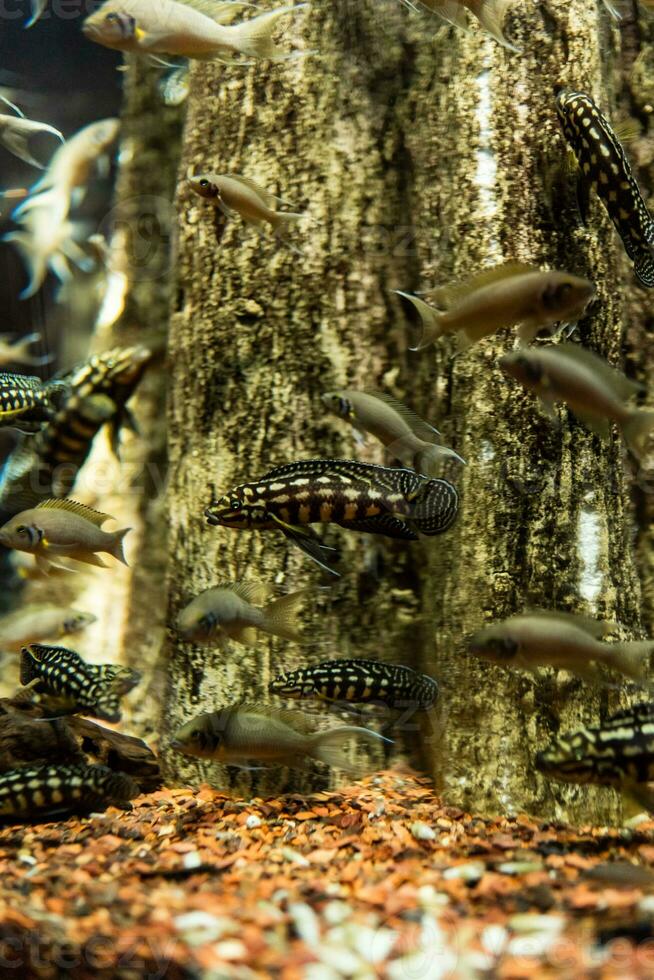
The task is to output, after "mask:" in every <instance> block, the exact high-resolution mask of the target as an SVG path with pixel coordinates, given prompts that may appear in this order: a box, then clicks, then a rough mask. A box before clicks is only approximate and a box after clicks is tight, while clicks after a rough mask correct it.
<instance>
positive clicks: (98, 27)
mask: <svg viewBox="0 0 654 980" xmlns="http://www.w3.org/2000/svg"><path fill="white" fill-rule="evenodd" d="M241 6H244V5H243V4H242V5H241ZM305 6H306V4H298V5H296V6H288V7H279V8H277V9H276V10H269V11H266V13H264V14H259V15H258V16H256V17H252V18H251V19H250V20H246V21H244V22H242V23H240V24H234V25H231V24H225V20H227V19H229V18H230V17H231V15H232V13H233V10H234V4H232V3H220V2H218V3H214V2H212V0H186V2H184V0H180V2H178V0H157V2H156V3H152V2H150V0H107V2H106V3H104V4H103V5H102V6H101V7H100V8H99V9H98V10H96V11H95V12H94V13H92V14H91V15H90V16H89V17H87V18H86V20H85V21H84V24H83V26H82V31H83V32H84V34H85V35H86V37H87V38H88V39H89V40H90V41H95V43H96V44H102V45H104V47H106V48H113V49H114V50H116V51H132V52H135V53H141V54H150V55H162V54H163V55H172V56H175V57H182V58H199V59H201V60H204V61H206V60H212V59H215V60H218V61H223V62H226V63H228V64H229V63H230V62H232V61H234V59H235V58H236V57H237V56H239V55H242V56H243V57H245V58H249V59H255V60H259V59H267V60H269V61H280V60H282V59H284V58H287V57H289V56H288V55H287V54H285V53H284V51H283V50H282V49H281V48H279V47H278V46H277V45H276V44H275V42H274V41H273V39H272V35H273V32H274V31H275V30H276V28H277V27H278V22H279V21H280V20H281V18H282V17H285V16H287V15H288V14H292V13H295V11H297V10H301V9H302V8H303V7H305Z"/></svg>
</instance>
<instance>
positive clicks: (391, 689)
mask: <svg viewBox="0 0 654 980" xmlns="http://www.w3.org/2000/svg"><path fill="white" fill-rule="evenodd" d="M269 690H270V691H271V693H272V694H279V695H281V696H282V697H286V698H307V697H317V698H322V699H324V700H325V701H346V702H352V703H358V704H368V703H370V702H373V703H375V704H384V705H386V707H388V708H407V707H418V708H431V706H432V705H433V704H434V703H435V702H436V699H437V698H438V684H437V683H436V681H435V680H434V679H433V678H432V677H429V676H428V675H427V674H418V673H417V672H416V671H415V670H412V669H411V667H404V666H403V665H401V664H386V663H381V662H380V661H378V660H325V661H323V662H322V663H319V664H314V665H313V666H312V667H303V668H300V669H299V670H292V671H289V672H288V673H286V674H280V675H279V676H278V677H275V678H274V679H273V680H272V681H271V682H270V686H269Z"/></svg>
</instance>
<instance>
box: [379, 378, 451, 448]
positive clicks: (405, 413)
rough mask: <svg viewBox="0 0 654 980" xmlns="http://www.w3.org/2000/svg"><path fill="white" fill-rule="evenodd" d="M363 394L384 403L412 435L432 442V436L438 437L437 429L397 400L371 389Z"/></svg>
mask: <svg viewBox="0 0 654 980" xmlns="http://www.w3.org/2000/svg"><path fill="white" fill-rule="evenodd" d="M364 394H365V395H369V396H370V397H371V398H377V399H379V401H380V402H384V403H385V404H386V405H388V407H389V408H392V409H393V411H394V412H397V414H398V415H399V416H400V418H401V419H403V420H404V421H405V422H406V424H407V425H408V426H409V428H410V429H411V431H412V432H413V434H414V435H416V436H418V438H420V439H426V440H428V441H433V437H434V436H439V435H440V432H439V431H438V429H435V428H434V426H433V425H430V424H429V422H425V420H424V419H423V418H421V417H420V416H419V415H417V414H416V412H414V411H412V409H410V408H407V406H406V405H404V404H402V402H399V401H398V400H397V398H393V396H392V395H387V394H386V392H384V391H375V390H374V389H372V388H370V389H365V390H364Z"/></svg>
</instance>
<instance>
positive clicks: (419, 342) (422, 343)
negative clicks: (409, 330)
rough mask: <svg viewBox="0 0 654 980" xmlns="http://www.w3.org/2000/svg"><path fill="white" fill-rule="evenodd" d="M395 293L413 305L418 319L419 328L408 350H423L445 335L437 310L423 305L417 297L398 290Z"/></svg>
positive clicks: (441, 319) (441, 318)
mask: <svg viewBox="0 0 654 980" xmlns="http://www.w3.org/2000/svg"><path fill="white" fill-rule="evenodd" d="M395 292H396V293H397V295H398V296H402V297H403V298H404V299H406V300H408V301H409V302H410V303H412V304H413V306H414V307H415V309H416V312H417V313H418V316H419V318H420V324H419V327H418V329H417V330H416V332H415V333H414V335H413V338H412V341H413V342H412V343H410V344H409V350H414V351H415V350H424V349H425V347H430V346H431V344H433V343H434V341H435V340H438V339H439V337H443V336H444V335H445V333H446V332H447V331H446V329H445V327H444V325H443V317H442V314H441V313H439V312H438V310H436V309H434V307H433V306H430V305H429V303H425V301H424V300H422V299H420V297H419V296H412V295H411V293H403V292H402V291H401V290H400V289H396V290H395Z"/></svg>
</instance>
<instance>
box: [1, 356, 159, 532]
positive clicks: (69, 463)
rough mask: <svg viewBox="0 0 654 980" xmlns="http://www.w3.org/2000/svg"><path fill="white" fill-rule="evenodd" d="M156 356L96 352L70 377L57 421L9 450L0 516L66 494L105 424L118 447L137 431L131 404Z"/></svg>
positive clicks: (4, 466)
mask: <svg viewBox="0 0 654 980" xmlns="http://www.w3.org/2000/svg"><path fill="white" fill-rule="evenodd" d="M151 358H152V352H151V351H149V350H148V349H147V348H146V347H141V346H136V347H117V348H112V349H111V350H108V351H103V352H102V353H101V354H94V355H93V356H92V357H91V358H89V360H88V361H87V362H86V363H85V364H83V365H82V366H81V367H79V368H77V369H76V370H75V371H73V372H71V374H70V375H69V376H68V377H67V378H66V379H65V380H66V382H67V383H68V386H69V392H68V394H67V395H66V396H65V397H64V398H63V401H62V403H61V405H60V407H59V408H58V410H57V413H56V415H55V416H54V418H53V419H51V420H50V421H49V422H47V423H46V424H45V425H44V426H43V428H42V429H41V431H40V432H38V433H37V434H36V435H35V436H33V437H32V438H30V439H24V440H23V441H22V442H21V443H20V444H19V445H18V446H16V448H15V449H14V450H13V452H11V453H10V454H9V456H8V457H7V460H6V461H5V463H4V465H3V467H2V470H1V471H0V515H1V516H2V517H3V518H4V519H5V520H6V519H7V518H8V517H11V516H13V515H14V514H17V513H19V512H20V511H21V510H27V509H28V508H29V507H33V506H35V505H36V504H38V503H39V501H40V500H46V499H47V498H49V497H65V496H67V494H68V493H69V492H70V491H71V490H72V488H73V486H74V484H75V480H76V478H77V474H78V472H79V470H80V469H81V467H82V464H83V463H84V461H85V460H86V457H87V456H88V454H89V452H90V450H91V446H92V444H93V439H94V438H95V436H96V435H97V433H98V432H99V430H100V429H101V428H102V427H103V426H104V425H105V424H106V425H108V426H109V427H110V435H111V441H112V446H113V447H114V450H117V448H118V440H119V435H120V433H121V432H122V429H123V428H124V427H130V428H133V429H135V424H134V422H133V420H132V418H131V415H130V413H129V410H128V408H127V404H126V403H127V402H128V401H129V399H130V398H131V397H132V395H133V394H134V390H135V388H136V386H137V385H138V383H139V381H140V380H141V378H142V377H143V373H144V371H145V369H146V367H147V365H148V362H149V361H150V360H151Z"/></svg>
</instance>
